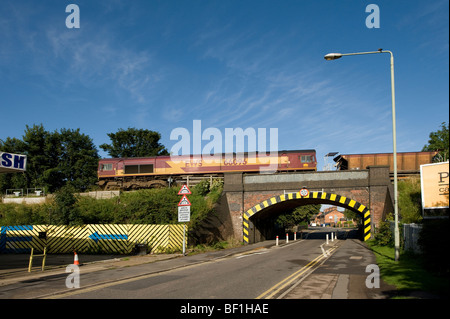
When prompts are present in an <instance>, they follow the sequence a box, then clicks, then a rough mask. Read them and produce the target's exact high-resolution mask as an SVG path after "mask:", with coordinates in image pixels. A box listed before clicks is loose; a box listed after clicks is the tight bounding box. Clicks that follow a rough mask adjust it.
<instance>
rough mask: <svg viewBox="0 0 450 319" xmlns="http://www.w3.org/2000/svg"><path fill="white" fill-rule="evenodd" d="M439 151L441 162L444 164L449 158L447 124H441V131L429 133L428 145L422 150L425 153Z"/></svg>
mask: <svg viewBox="0 0 450 319" xmlns="http://www.w3.org/2000/svg"><path fill="white" fill-rule="evenodd" d="M436 150H438V151H439V155H440V157H441V161H443V162H445V161H446V160H448V157H449V131H448V123H445V122H442V123H441V129H440V130H437V131H436V132H431V133H430V135H429V140H428V144H427V145H425V146H424V147H423V149H422V152H426V151H436Z"/></svg>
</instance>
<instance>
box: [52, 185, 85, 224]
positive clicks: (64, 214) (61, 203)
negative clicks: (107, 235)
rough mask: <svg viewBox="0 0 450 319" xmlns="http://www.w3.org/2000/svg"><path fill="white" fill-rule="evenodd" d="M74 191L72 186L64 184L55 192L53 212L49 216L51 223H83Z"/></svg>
mask: <svg viewBox="0 0 450 319" xmlns="http://www.w3.org/2000/svg"><path fill="white" fill-rule="evenodd" d="M74 191H75V190H74V188H73V187H72V186H70V185H66V186H64V187H62V188H61V189H60V190H59V191H58V192H57V193H56V194H55V200H54V203H55V213H54V214H53V215H52V216H51V219H52V223H54V224H56V225H81V224H83V220H82V219H81V217H80V216H79V212H78V207H77V205H76V204H77V198H76V197H75V194H74Z"/></svg>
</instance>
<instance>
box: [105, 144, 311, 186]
mask: <svg viewBox="0 0 450 319" xmlns="http://www.w3.org/2000/svg"><path fill="white" fill-rule="evenodd" d="M240 155H241V156H236V154H234V155H231V154H228V155H226V154H220V155H218V156H217V157H216V160H215V161H211V160H210V159H208V156H206V157H205V156H203V157H202V156H193V155H190V156H184V157H183V156H182V157H181V158H177V160H172V158H171V157H170V156H156V157H145V158H106V159H101V160H100V161H99V165H98V185H99V186H100V187H101V188H102V189H104V190H114V189H124V190H129V189H139V188H154V187H165V186H168V181H169V180H170V182H173V183H176V182H178V181H181V180H186V179H187V178H189V176H219V177H220V176H223V174H224V173H226V172H245V173H259V172H263V171H265V170H266V169H267V168H268V167H269V162H268V158H267V156H269V154H267V155H266V156H261V155H259V156H258V155H256V156H255V154H252V153H244V154H240ZM272 156H273V155H272ZM271 163H275V171H276V172H296V171H315V170H316V169H317V160H316V151H315V150H296V151H280V152H278V154H277V155H276V156H274V158H273V159H272V160H271ZM273 168H274V167H273V166H270V169H271V170H272V169H273ZM169 178H170V179H169Z"/></svg>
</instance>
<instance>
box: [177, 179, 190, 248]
mask: <svg viewBox="0 0 450 319" xmlns="http://www.w3.org/2000/svg"><path fill="white" fill-rule="evenodd" d="M189 194H192V193H191V190H190V189H189V187H187V185H183V186H182V187H181V189H180V191H179V192H178V195H183V197H182V198H181V200H180V202H179V203H178V222H179V223H184V224H183V256H184V255H185V254H186V223H188V222H190V221H191V202H190V201H189V199H188V198H187V196H186V195H189Z"/></svg>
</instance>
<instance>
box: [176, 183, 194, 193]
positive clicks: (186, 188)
mask: <svg viewBox="0 0 450 319" xmlns="http://www.w3.org/2000/svg"><path fill="white" fill-rule="evenodd" d="M190 194H192V193H191V190H190V189H189V187H187V185H183V187H181V189H180V191H179V192H178V195H190Z"/></svg>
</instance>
